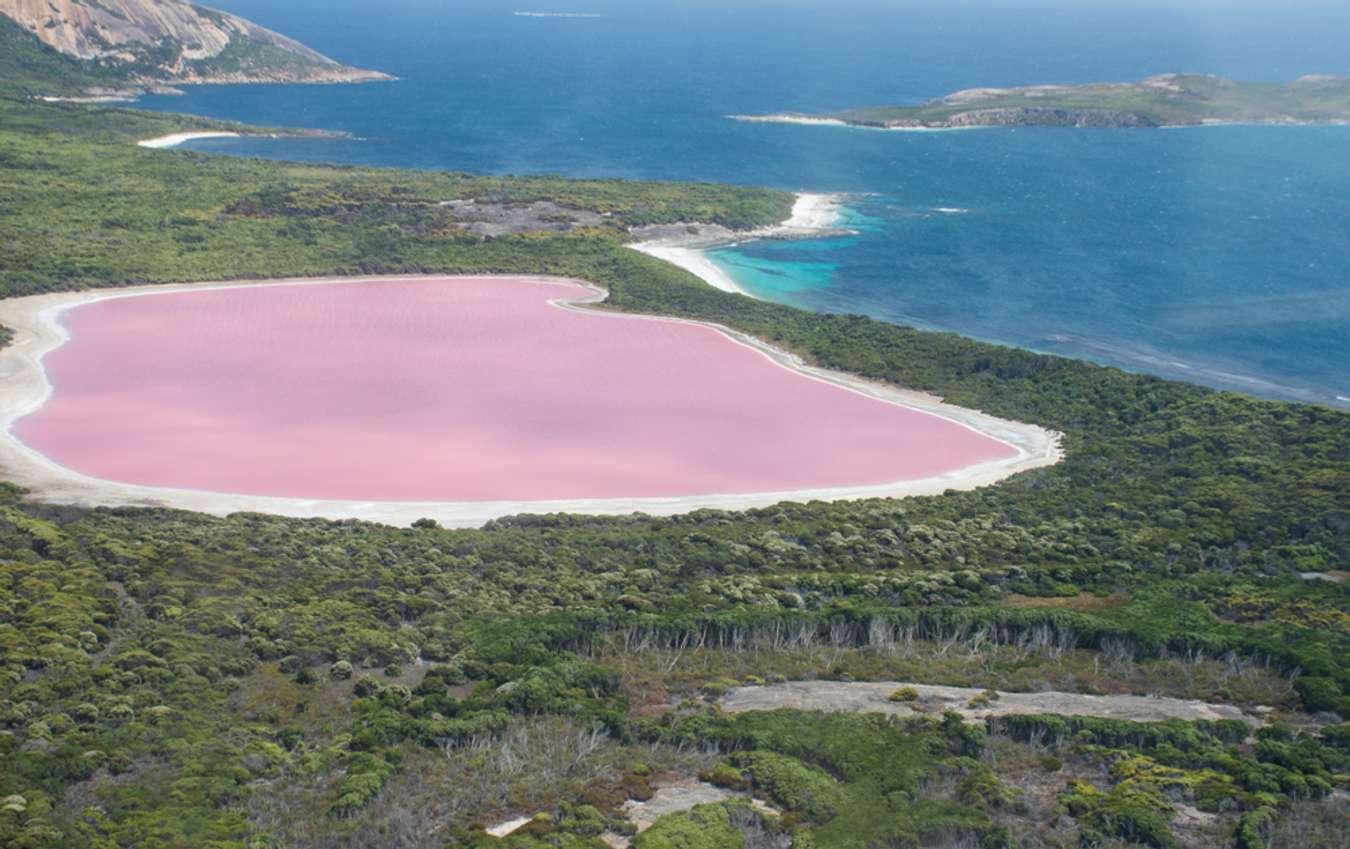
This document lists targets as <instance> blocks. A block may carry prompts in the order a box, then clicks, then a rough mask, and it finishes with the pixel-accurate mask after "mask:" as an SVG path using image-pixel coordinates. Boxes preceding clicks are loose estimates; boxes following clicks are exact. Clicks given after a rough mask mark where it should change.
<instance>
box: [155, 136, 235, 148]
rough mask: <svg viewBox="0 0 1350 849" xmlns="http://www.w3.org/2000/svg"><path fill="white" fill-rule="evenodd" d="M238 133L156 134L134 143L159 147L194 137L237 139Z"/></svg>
mask: <svg viewBox="0 0 1350 849" xmlns="http://www.w3.org/2000/svg"><path fill="white" fill-rule="evenodd" d="M237 138H239V133H228V132H201V133H170V134H169V135H167V136H158V137H156V138H153V139H141V140H140V141H138V142H136V144H138V145H140V146H141V147H149V148H155V149H157V150H158V149H161V148H166V147H177V146H178V145H180V144H182V143H184V142H190V141H195V140H196V139H237Z"/></svg>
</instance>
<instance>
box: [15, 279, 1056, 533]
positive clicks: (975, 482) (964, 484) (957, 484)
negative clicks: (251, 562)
mask: <svg viewBox="0 0 1350 849" xmlns="http://www.w3.org/2000/svg"><path fill="white" fill-rule="evenodd" d="M427 277H431V278H438V279H443V278H444V275H427ZM355 279H360V280H370V279H386V280H407V279H412V278H410V276H408V275H403V276H399V277H393V278H369V277H360V278H320V279H286V280H268V281H237V282H225V283H199V284H179V285H167V286H135V287H129V288H125V289H108V290H102V291H93V292H88V291H86V292H63V293H58V294H51V295H34V296H32V297H27V298H12V299H7V300H0V325H3V326H5V327H8V328H10V329H11V330H13V331H14V339H13V342H12V343H11V344H10V345H9V346H8V347H6V348H4V349H3V350H0V479H3V480H6V481H10V482H12V483H15V484H17V485H19V486H22V487H25V488H27V489H28V490H29V491H30V494H31V497H33V498H35V499H38V500H41V501H48V502H53V503H61V504H79V505H84V506H91V507H120V506H146V507H174V508H178V509H183V510H193V511H197V512H201V513H209V514H213V515H217V516H225V515H229V514H230V513H237V512H241V511H247V512H258V513H271V514H275V515H281V516H294V517H323V518H328V519H361V520H365V521H371V522H381V523H384V524H390V525H408V524H411V523H412V522H414V521H416V520H417V519H420V518H423V517H426V518H431V519H435V520H436V521H438V522H440V523H441V524H442V525H445V526H447V527H475V526H478V525H481V524H483V523H484V522H486V521H488V520H489V519H494V518H499V517H502V516H510V515H515V514H519V513H560V512H566V513H589V514H597V515H625V514H629V513H634V512H642V513H648V514H652V515H660V516H669V515H675V514H679V513H687V512H689V511H691V510H697V509H702V508H715V509H724V510H745V509H750V508H753V507H768V506H771V505H773V504H777V503H779V502H782V501H809V500H816V499H818V500H824V501H843V500H852V499H859V498H881V497H897V498H898V497H905V496H910V495H937V494H941V493H942V492H945V491H946V490H949V489H974V488H976V487H980V486H987V485H989V484H992V483H996V482H998V481H1000V480H1003V479H1004V478H1006V477H1008V476H1010V475H1013V474H1015V473H1017V472H1021V471H1025V470H1027V469H1034V468H1039V467H1042V466H1049V465H1052V464H1054V463H1057V462H1059V460H1060V457H1061V452H1060V447H1059V435H1058V434H1056V433H1053V432H1051V431H1048V430H1045V429H1044V428H1040V427H1036V426H1034V425H1027V424H1022V423H1018V422H1012V421H1008V420H1005V419H999V418H996V417H994V416H989V415H986V414H984V413H980V412H977V411H975V410H968V409H965V408H962V407H956V406H953V405H950V404H946V403H944V402H943V401H942V400H941V399H940V398H937V397H935V396H932V395H926V394H923V393H919V392H911V391H907V390H903V389H898V388H895V387H893V386H888V385H884V384H879V383H873V382H870V381H867V380H864V379H862V378H859V377H854V376H852V375H848V374H843V373H840V372H833V371H828V370H826V369H820V368H816V367H814V366H808V365H806V364H804V363H803V362H802V361H801V360H800V358H798V357H797V356H795V355H793V354H790V353H787V352H785V351H781V350H778V349H776V348H774V347H773V346H771V345H768V344H766V343H764V342H761V341H760V340H758V339H754V338H753V337H749V336H746V335H745V334H743V333H739V332H737V331H734V330H731V329H729V328H726V327H722V326H719V325H716V324H707V323H704V322H687V321H685V320H683V319H673V318H668V317H663V316H633V315H632V314H629V313H619V312H612V311H607V310H596V308H595V304H596V303H597V302H599V301H601V300H603V299H604V297H605V294H606V293H605V292H604V291H603V290H602V289H599V288H597V287H595V286H594V285H592V284H589V283H586V282H585V281H572V282H576V283H579V284H581V285H584V286H587V287H588V288H589V289H591V291H592V293H593V294H591V295H589V296H586V297H584V298H578V299H575V300H570V301H566V302H555V303H556V305H557V306H559V307H561V308H565V309H575V310H586V311H588V312H590V313H592V314H597V313H598V314H600V315H605V316H610V317H613V318H614V319H615V320H629V321H631V320H634V319H635V318H637V319H640V320H648V321H664V322H672V321H674V322H680V323H691V324H705V325H706V326H710V327H713V328H715V329H717V330H719V331H721V332H723V333H725V334H726V335H727V336H729V337H731V338H732V339H733V340H735V341H736V342H739V343H740V344H743V345H747V346H749V347H752V348H754V349H755V350H757V351H759V352H760V353H762V354H763V355H764V356H765V357H767V358H768V359H769V360H770V361H771V362H774V363H776V364H777V365H779V366H781V367H783V368H787V369H791V370H793V371H796V372H798V373H800V374H803V375H806V376H808V377H810V378H813V379H816V380H822V381H825V382H828V383H832V384H834V385H836V386H841V387H843V388H846V389H849V390H852V391H855V392H860V393H862V394H864V395H868V396H870V397H873V398H877V399H880V400H884V401H888V402H890V403H894V404H899V405H902V406H905V407H910V408H912V409H915V410H920V411H923V412H926V413H929V414H932V415H936V416H941V417H943V418H946V419H949V420H951V421H953V422H957V423H959V424H961V425H963V426H965V427H968V428H971V429H972V430H975V431H977V432H979V433H983V434H985V435H987V436H989V437H991V438H994V439H997V440H1000V441H1002V442H1004V443H1006V444H1008V445H1011V446H1013V447H1014V448H1016V449H1017V453H1016V455H1015V456H1012V457H1010V458H1008V459H1006V460H996V461H992V462H987V463H981V464H978V465H975V466H970V467H967V468H964V469H958V470H955V471H952V472H949V473H947V474H943V475H939V476H936V477H932V478H926V479H923V480H908V481H897V482H895V483H891V484H881V485H874V486H859V487H836V488H829V489H815V490H801V491H793V492H762V493H748V494H734V495H727V494H709V495H699V496H688V497H673V498H608V499H572V500H555V501H484V502H379V501H368V502H361V501H336V500H317V499H302V498H274V497H268V496H254V495H237V494H230V493H219V492H205V491H200V490H187V489H169V488H160V487H148V486H138V485H135V484H124V483H118V482H115V481H106V480H100V479H97V478H92V477H89V476H86V475H82V474H80V473H78V472H75V471H73V470H71V469H68V468H65V467H64V466H61V465H59V464H57V463H56V462H54V461H52V460H51V459H49V458H47V457H46V456H44V455H42V454H41V453H39V452H37V451H34V450H33V449H31V448H29V447H28V446H27V445H25V444H24V443H22V442H21V441H19V440H18V439H17V438H16V437H15V435H14V432H13V426H14V423H15V422H16V421H18V420H19V419H21V418H23V417H24V416H26V415H28V414H29V413H31V412H32V411H34V410H36V409H38V408H39V407H40V406H42V404H43V403H44V402H45V401H46V400H47V398H48V396H49V395H50V393H51V386H50V384H49V383H48V381H47V375H46V372H45V371H44V369H43V367H42V358H43V356H45V355H46V354H47V353H48V352H50V351H52V350H54V349H55V348H57V347H59V346H60V345H62V344H63V343H64V342H65V341H66V339H67V338H68V337H67V334H66V332H65V330H64V328H63V327H62V326H61V324H60V317H61V314H62V313H64V312H65V311H66V310H69V309H71V308H72V307H76V306H79V305H81V304H87V303H92V302H94V301H99V300H104V299H107V298H120V297H146V296H154V295H156V294H161V293H166V292H183V291H198V290H206V289H220V288H232V287H249V286H293V285H324V284H330V283H341V282H349V281H350V280H355ZM504 279H515V280H519V279H521V278H520V277H507V278H504ZM526 279H533V280H538V281H545V280H547V281H550V282H554V281H556V280H557V278H542V277H534V278H526Z"/></svg>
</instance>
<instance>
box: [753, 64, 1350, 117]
mask: <svg viewBox="0 0 1350 849" xmlns="http://www.w3.org/2000/svg"><path fill="white" fill-rule="evenodd" d="M731 117H732V118H735V119H736V120H739V121H750V122H765V123H794V124H823V125H837V126H850V127H870V128H874V129H886V130H922V129H934V130H936V129H959V128H964V127H1099V128H1114V127H1119V128H1130V127H1134V128H1142V127H1189V126H1199V125H1204V124H1343V123H1350V77H1334V76H1318V75H1313V76H1305V77H1301V78H1299V79H1297V80H1295V81H1294V82H1292V83H1289V84H1287V85H1279V84H1272V83H1249V82H1236V81H1234V80H1227V79H1223V78H1221V77H1214V76H1207V75H1200V74H1164V75H1160V76H1155V77H1149V78H1148V79H1146V80H1143V81H1141V82H1137V83H1101V84H1093V85H1035V86H1024V87H1020V88H973V89H966V90H964V91H958V92H955V93H954V94H949V95H947V96H946V97H943V98H939V99H937V100H931V101H929V102H927V103H924V104H921V105H919V106H877V107H870V108H863V109H848V110H844V111H841V112H827V113H823V114H803V113H797V112H783V113H778V114H773V115H733V116H731Z"/></svg>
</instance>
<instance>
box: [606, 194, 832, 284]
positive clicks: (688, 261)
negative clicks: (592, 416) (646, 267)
mask: <svg viewBox="0 0 1350 849" xmlns="http://www.w3.org/2000/svg"><path fill="white" fill-rule="evenodd" d="M843 200H844V196H843V195H839V194H819V193H800V194H798V195H797V200H796V202H795V203H794V204H793V205H792V216H791V217H790V218H788V219H787V220H786V221H784V222H783V223H781V224H778V225H775V226H773V227H764V228H761V229H759V230H748V231H741V232H737V231H733V230H727V229H725V228H707V227H700V228H698V230H697V231H696V232H694V233H677V234H673V235H668V236H662V237H659V238H655V239H651V240H648V241H642V242H636V243H634V244H631V245H628V247H629V248H632V249H633V250H635V251H638V252H639V253H644V254H647V255H648V256H653V257H656V258H657V259H662V260H665V261H666V262H668V263H670V264H671V265H675V266H679V267H680V268H683V269H684V270H685V271H688V272H689V273H690V274H693V275H694V276H695V277H697V278H699V279H700V280H702V281H703V282H705V283H707V284H708V285H709V286H712V287H713V288H714V289H720V290H721V291H723V292H731V293H733V294H737V295H745V296H746V297H750V298H753V297H755V296H754V295H753V294H751V293H750V292H747V291H746V290H745V289H743V288H741V287H740V286H739V285H737V283H736V281H735V280H734V279H732V277H731V275H729V274H727V273H726V272H725V271H723V270H722V269H721V268H719V267H718V266H717V264H716V263H714V262H713V261H712V260H711V259H710V258H709V257H708V256H707V254H706V253H704V252H705V251H707V250H711V249H714V248H719V247H723V246H725V245H729V244H733V243H737V242H749V241H754V240H756V239H814V238H821V237H823V236H827V235H830V234H831V233H833V232H835V228H837V227H838V225H839V220H840V218H841V216H842V214H843V213H842V204H843Z"/></svg>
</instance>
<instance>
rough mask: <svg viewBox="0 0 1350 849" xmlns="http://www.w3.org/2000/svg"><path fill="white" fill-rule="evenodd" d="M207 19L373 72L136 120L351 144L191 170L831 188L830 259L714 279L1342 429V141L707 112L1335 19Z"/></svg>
mask: <svg viewBox="0 0 1350 849" xmlns="http://www.w3.org/2000/svg"><path fill="white" fill-rule="evenodd" d="M217 5H219V6H222V7H224V8H226V9H228V10H229V11H236V12H239V13H241V14H245V15H248V16H250V17H253V18H255V19H256V20H259V21H260V22H261V23H264V24H266V25H269V26H272V27H274V28H278V29H281V30H283V31H285V32H287V33H289V34H291V35H294V36H297V37H300V38H301V39H303V40H305V41H307V42H308V43H310V44H312V45H313V46H315V47H317V48H319V49H321V50H323V51H325V52H328V53H330V54H331V55H335V56H337V57H339V58H341V59H343V60H346V61H349V62H353V63H356V64H361V65H365V66H367V67H376V68H380V69H382V70H386V71H390V72H392V73H395V74H397V75H399V76H400V77H401V78H402V79H401V80H400V81H399V82H396V83H391V84H380V85H367V86H325V87H305V86H222V87H210V88H198V89H193V90H191V91H190V93H189V94H188V95H187V96H185V97H156V98H148V99H147V100H146V101H145V102H146V104H147V105H149V106H150V107H151V108H156V109H170V110H182V111H190V112H197V113H203V114H209V115H216V116H221V117H229V118H236V119H240V120H245V121H251V122H255V123H262V124H269V125H278V124H281V125H305V126H313V127H323V128H329V129H338V130H346V131H349V132H351V133H353V134H354V135H356V136H357V137H359V140H358V141H314V140H305V141H297V140H291V141H285V140H274V141H267V140H236V141H229V140H222V141H209V142H200V143H196V144H195V145H194V147H196V148H197V149H201V150H212V151H219V152H225V153H233V154H239V155H258V156H269V157H285V158H296V159H310V160H322V161H337V162H348V163H356V164H368V165H387V166H402V167H419V168H444V169H457V170H469V171H477V172H488V173H545V172H547V173H563V174H568V175H575V176H611V177H625V178H642V179H679V180H716V181H728V182H738V183H744V184H755V185H771V186H777V187H780V188H784V189H791V190H810V191H841V192H848V193H851V194H852V196H853V199H852V200H851V201H850V207H851V209H850V214H851V215H852V216H853V218H852V223H851V226H853V227H854V228H855V229H857V230H858V231H859V234H858V235H857V236H854V237H850V238H841V239H829V240H822V241H818V242H810V243H770V242H761V243H753V244H747V245H740V246H737V247H735V248H730V249H725V250H721V251H717V252H715V253H714V255H713V258H714V261H716V262H718V263H719V264H721V265H722V266H723V267H724V268H726V269H727V270H728V271H729V272H730V273H731V274H732V275H733V276H734V277H735V278H736V279H737V280H738V281H739V282H740V283H741V284H742V285H743V286H745V287H746V288H747V289H749V290H750V291H752V292H754V293H755V294H757V295H759V296H761V297H766V298H770V299H774V300H780V301H783V302H786V303H791V304H795V305H798V306H802V307H805V308H809V309H816V310H830V311H840V312H851V313H866V314H869V315H873V316H877V317H880V318H885V319H889V320H893V321H901V322H905V323H910V324H914V325H917V326H921V327H927V328H940V329H947V330H954V331H957V332H960V333H963V334H966V335H969V336H974V337H977V338H981V339H987V340H992V341H999V342H1005V343H1009V344H1015V345H1022V346H1027V347H1032V348H1035V349H1038V350H1044V351H1053V352H1059V353H1064V354H1068V355H1072V356H1079V357H1087V358H1090V359H1094V360H1097V361H1100V362H1106V363H1112V364H1116V365H1121V366H1124V367H1127V368H1133V369H1140V370H1147V371H1152V372H1156V373H1160V374H1165V375H1168V376H1173V377H1180V378H1184V379H1190V380H1195V381H1199V382H1203V383H1208V384H1211V385H1215V386H1221V387H1226V388H1238V389H1242V390H1245V391H1249V392H1255V393H1258V394H1262V395H1269V396H1274V397H1288V398H1301V399H1307V400H1315V401H1321V402H1325V403H1333V404H1339V405H1343V406H1350V400H1346V399H1347V398H1350V224H1347V223H1346V222H1350V127H1205V128H1195V129H1183V130H1160V131H1121V130H1117V131H1110V130H1047V129H1011V130H1009V129H998V130H976V131H968V132H948V133H888V132H879V131H868V130H850V129H838V128H818V127H802V126H789V125H768V124H743V123H738V122H735V121H730V120H727V119H726V118H725V116H726V115H727V114H731V113H743V112H771V111H780V110H785V109H789V110H804V111H811V110H825V109H831V108H839V107H848V106H857V105H865V104H877V103H902V102H917V101H920V100H922V99H925V98H927V97H932V96H938V95H941V94H944V93H947V92H949V91H952V90H955V89H959V88H964V87H970V86H977V85H990V84H1001V85H1021V84H1029V83H1041V82H1065V83H1074V82H1091V81H1099V80H1111V79H1139V78H1142V77H1144V76H1147V75H1149V74H1154V73H1162V72H1168V71H1178V70H1188V71H1189V70H1195V71H1208V72H1214V73H1219V74H1223V75H1227V76H1233V77H1239V78H1245V79H1257V80H1288V79H1293V78H1294V77H1297V76H1300V75H1302V74H1305V73H1314V72H1316V73H1341V74H1345V73H1350V54H1347V53H1346V52H1345V50H1344V45H1345V44H1346V43H1350V8H1347V7H1346V6H1345V4H1344V3H1329V2H1328V3H1303V4H1301V3H1299V2H1297V0H1295V2H1293V3H1291V4H1281V5H1280V6H1279V7H1278V8H1275V7H1274V6H1273V5H1272V4H1269V3H1266V4H1255V3H1253V4H1244V3H1242V2H1236V3H1218V2H1207V0H1196V2H1193V3H1185V4H1181V3H1166V2H1144V1H1143V0H1141V1H1140V2H1132V3H1129V4H1110V6H1111V8H1105V6H1106V4H1099V3H1083V2H1073V0H1063V2H1043V1H1042V2H1035V0H1033V2H1029V3H1019V4H1006V3H997V2H994V0H984V2H979V1H978V0H976V1H975V2H971V0H955V2H941V3H939V2H936V0H933V2H912V3H911V2H907V3H899V2H890V1H889V0H871V1H870V2H863V0H840V2H833V3H825V2H823V0H821V1H820V2H807V0H796V1H795V2H794V0H741V2H738V3H734V4H727V3H714V2H711V0H708V2H668V3H655V2H651V0H630V2H619V0H595V2H585V3H581V2H579V0H578V2H573V3H563V4H557V3H553V4H541V3H531V2H527V0H521V3H520V5H521V7H522V8H524V9H532V10H545V8H544V7H545V6H547V7H548V8H547V9H546V10H548V11H559V10H567V11H588V12H597V13H599V14H601V15H602V17H600V18H590V19H575V18H570V19H569V18H522V17H517V16H515V15H513V14H512V11H514V8H508V7H503V6H502V5H501V4H500V3H498V2H488V0H465V1H464V2H460V3H455V4H446V3H441V2H433V0H389V2H386V3H381V4H378V7H376V6H375V5H374V4H363V3H360V2H357V0H323V2H320V0H292V2H289V3H287V4H275V3H271V2H263V0H221V2H219V3H217ZM562 7H567V8H566V9H563V8H562ZM571 7H575V9H573V8H571ZM583 7H584V8H583Z"/></svg>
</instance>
